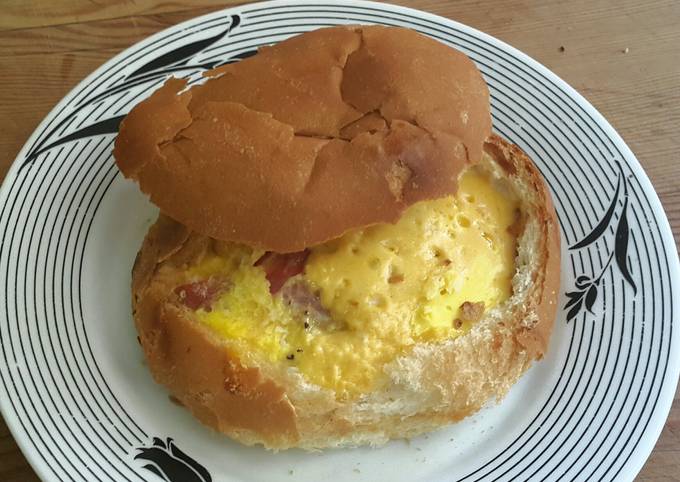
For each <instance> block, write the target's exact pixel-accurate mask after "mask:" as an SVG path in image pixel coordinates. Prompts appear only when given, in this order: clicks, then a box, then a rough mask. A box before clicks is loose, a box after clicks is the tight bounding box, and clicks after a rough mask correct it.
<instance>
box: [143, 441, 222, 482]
mask: <svg viewBox="0 0 680 482" xmlns="http://www.w3.org/2000/svg"><path fill="white" fill-rule="evenodd" d="M137 450H139V453H138V454H137V455H135V460H143V461H146V462H149V463H148V464H145V465H143V468H145V469H146V470H148V471H150V472H153V473H154V474H156V475H157V476H159V477H161V478H162V479H163V480H166V481H167V482H212V477H211V476H210V473H209V472H208V470H207V469H206V468H205V467H203V466H202V465H201V464H199V463H198V462H196V460H194V459H192V458H191V457H189V456H188V455H187V454H185V453H184V452H183V451H181V450H180V449H179V447H177V445H176V444H175V442H174V440H173V439H171V438H167V439H166V441H165V442H164V441H163V440H161V439H160V438H158V437H154V438H153V441H152V444H151V446H150V447H138V448H137Z"/></svg>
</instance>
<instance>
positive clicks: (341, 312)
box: [191, 169, 518, 399]
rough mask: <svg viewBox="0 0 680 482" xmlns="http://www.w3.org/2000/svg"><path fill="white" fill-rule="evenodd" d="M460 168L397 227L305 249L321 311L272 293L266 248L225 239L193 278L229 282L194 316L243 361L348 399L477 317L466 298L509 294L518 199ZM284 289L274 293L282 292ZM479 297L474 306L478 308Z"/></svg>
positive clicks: (490, 303)
mask: <svg viewBox="0 0 680 482" xmlns="http://www.w3.org/2000/svg"><path fill="white" fill-rule="evenodd" d="M504 191H505V190H503V189H499V188H498V186H496V185H495V183H494V182H493V181H492V180H490V179H489V178H488V177H487V176H486V175H484V174H482V173H481V172H478V171H477V170H474V169H468V170H467V171H465V172H464V173H463V174H461V177H460V179H459V188H458V192H457V195H456V196H455V197H447V198H443V199H437V200H432V201H423V202H420V203H417V204H415V205H413V206H411V207H409V208H408V210H407V211H406V212H405V213H404V215H403V216H402V217H401V219H400V220H399V221H398V222H397V223H396V224H380V225H376V226H371V227H369V228H366V229H361V230H355V231H352V232H350V233H347V234H346V235H344V236H342V237H341V238H339V239H336V240H333V241H330V242H328V243H325V244H323V245H320V246H317V247H314V248H312V249H311V252H310V255H309V257H308V259H307V263H306V265H305V270H304V273H302V274H301V275H298V276H297V277H295V278H292V279H291V280H289V283H290V282H293V281H295V280H296V279H297V280H299V279H302V280H304V282H305V285H306V286H308V287H309V289H310V292H311V293H314V294H315V295H316V296H318V298H319V300H320V304H321V306H322V307H323V312H322V315H321V316H317V318H320V321H318V320H317V322H314V319H313V318H314V315H313V314H311V315H310V313H309V310H306V309H303V310H301V309H299V307H297V309H296V307H295V305H294V304H293V305H291V303H290V300H289V299H286V297H285V296H282V295H281V293H277V294H274V295H271V294H270V292H269V283H268V281H267V279H266V277H265V272H264V270H263V269H262V267H260V266H254V263H255V262H256V260H257V259H258V258H259V257H260V256H261V255H262V254H263V253H262V252H261V251H260V252H258V251H254V250H252V249H251V248H248V247H245V246H242V245H236V244H230V245H227V246H226V247H224V248H222V249H221V250H219V251H220V252H219V253H218V254H215V255H214V256H210V257H209V258H207V259H205V260H204V261H203V262H202V263H201V264H200V265H199V266H196V267H195V268H193V271H192V273H191V276H193V277H199V278H200V277H206V276H212V275H219V276H223V277H226V278H227V279H229V281H230V286H231V287H230V288H229V289H228V290H226V291H225V292H224V293H223V294H222V295H221V296H220V297H219V298H218V299H217V300H216V301H215V302H214V303H213V306H212V308H211V309H210V310H209V311H208V310H205V309H200V310H199V311H198V312H197V316H198V319H199V320H200V321H201V322H203V323H206V324H207V325H209V326H210V327H211V328H212V329H214V330H216V331H217V332H218V333H219V334H220V335H221V336H223V337H225V338H228V339H230V340H232V341H233V343H234V345H235V347H236V350H237V351H238V352H239V353H238V354H239V356H240V357H241V358H242V359H244V360H253V361H257V360H258V359H268V360H270V361H272V362H278V363H286V364H288V365H289V366H291V367H296V368H297V369H298V370H299V371H300V373H301V374H302V375H303V376H304V377H305V378H306V379H307V380H308V381H309V382H312V383H314V384H317V385H320V386H322V387H327V388H330V389H332V390H334V391H335V392H336V396H337V397H338V398H341V399H342V398H347V397H353V396H357V395H359V394H361V393H365V392H367V391H370V390H372V389H373V388H375V387H376V384H379V383H381V382H384V381H385V380H384V375H383V370H382V369H383V366H384V365H385V364H386V363H388V362H390V361H391V360H393V359H395V357H397V356H399V355H400V354H402V353H405V352H407V351H408V350H409V349H410V348H411V347H412V346H413V345H414V344H415V343H418V342H423V341H425V342H428V341H440V340H444V339H447V338H455V337H457V336H460V335H461V334H464V333H465V332H466V331H467V330H469V328H470V326H471V324H472V323H474V321H475V320H474V319H471V317H470V316H469V314H468V313H466V312H465V310H464V309H463V308H464V307H463V308H462V305H463V304H464V303H466V302H468V306H469V304H474V306H476V307H478V308H482V306H483V308H484V309H490V308H493V307H494V306H496V305H498V304H499V303H501V302H503V301H504V300H505V299H507V298H508V297H509V296H510V295H511V294H512V287H511V280H512V277H513V275H514V273H515V264H514V259H515V252H516V246H515V243H516V240H515V237H514V236H513V235H512V233H511V231H512V229H509V228H510V227H511V226H512V225H513V224H514V223H515V222H516V217H517V213H518V202H517V200H516V199H514V198H513V196H511V195H510V194H509V193H507V192H504ZM282 291H283V290H282ZM482 303H483V305H482Z"/></svg>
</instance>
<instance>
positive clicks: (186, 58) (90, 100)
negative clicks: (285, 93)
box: [21, 15, 257, 168]
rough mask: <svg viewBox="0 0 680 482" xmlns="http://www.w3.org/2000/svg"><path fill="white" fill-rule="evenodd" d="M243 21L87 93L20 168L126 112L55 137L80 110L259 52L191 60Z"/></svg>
mask: <svg viewBox="0 0 680 482" xmlns="http://www.w3.org/2000/svg"><path fill="white" fill-rule="evenodd" d="M240 24H241V17H240V16H239V15H232V16H231V19H230V23H229V26H228V27H227V28H226V29H225V30H223V31H222V32H220V33H218V34H217V35H213V36H211V37H208V38H206V39H202V40H197V41H195V42H192V43H189V44H187V45H182V46H180V47H177V48H176V49H174V50H172V51H170V52H167V53H165V54H163V55H161V56H159V57H157V58H155V59H153V60H151V61H149V62H147V63H145V64H144V65H142V66H141V67H139V68H138V69H137V70H135V71H134V72H133V73H131V74H130V75H128V76H126V77H123V78H122V80H121V81H120V82H118V83H115V84H113V85H112V86H110V87H109V88H107V89H106V90H104V91H103V92H99V93H97V94H96V95H91V96H86V97H85V98H83V99H81V100H80V101H79V102H78V103H77V104H76V108H75V109H73V110H72V111H71V112H69V113H68V115H66V116H64V118H62V119H61V120H60V121H59V122H57V123H56V125H55V126H54V127H52V128H51V129H50V130H49V132H48V133H47V134H46V135H44V136H42V138H41V139H40V140H38V141H37V142H36V143H35V144H34V145H33V146H32V147H31V149H30V151H29V152H28V154H27V155H26V158H25V159H24V161H23V162H22V164H21V168H24V167H26V166H29V165H31V164H32V163H33V162H34V161H35V160H36V158H37V157H38V156H40V154H43V153H44V152H46V151H48V150H50V149H52V148H54V147H56V146H59V145H62V144H65V143H67V142H70V141H75V140H79V139H83V138H86V137H92V136H98V135H104V134H116V133H117V132H118V128H119V127H120V121H121V120H122V119H123V118H125V115H127V113H124V114H122V115H117V116H115V117H112V118H109V119H104V120H101V121H98V122H96V123H94V124H91V125H88V126H85V127H83V128H81V129H78V130H77V131H75V132H71V133H69V134H67V135H65V136H62V137H59V138H57V139H55V140H52V139H53V137H54V136H55V134H56V133H57V132H58V131H59V130H60V129H62V128H64V127H65V126H67V125H68V123H69V122H71V121H73V119H74V117H75V116H77V115H78V114H79V113H80V112H82V111H83V110H84V109H86V108H88V107H91V106H93V105H95V104H97V103H98V102H100V101H102V100H104V99H106V98H108V97H111V96H113V95H116V94H121V93H124V92H126V91H128V90H130V89H131V88H132V87H136V86H138V85H141V84H145V83H149V82H154V81H162V80H163V79H164V78H166V77H168V76H169V75H170V74H173V73H178V72H183V71H184V72H189V73H190V72H194V71H196V70H203V71H205V70H210V69H212V68H214V67H217V66H219V65H224V64H228V63H232V62H237V61H239V60H241V59H244V58H247V57H250V56H252V55H254V54H256V53H257V51H252V50H251V51H246V52H241V53H239V54H236V55H235V56H233V57H231V58H229V59H226V60H213V61H206V62H203V63H200V64H189V62H190V60H191V59H192V58H193V57H194V56H195V55H197V54H198V53H200V52H201V51H202V50H204V49H205V48H207V47H209V46H211V45H212V44H214V43H215V42H217V41H219V40H221V39H223V38H224V37H226V36H227V35H229V34H230V33H231V32H233V31H234V29H236V28H237V27H238V26H239V25H240ZM50 141H51V142H50Z"/></svg>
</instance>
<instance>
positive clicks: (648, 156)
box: [0, 0, 680, 482]
mask: <svg viewBox="0 0 680 482" xmlns="http://www.w3.org/2000/svg"><path fill="white" fill-rule="evenodd" d="M237 3H241V2H239V1H230V0H193V1H191V2H189V1H184V2H181V1H161V0H136V1H124V2H94V1H86V0H53V1H51V2H44V1H40V0H4V1H3V2H2V7H0V123H1V124H0V125H1V128H0V178H2V177H4V175H5V173H6V171H7V169H8V168H9V166H10V164H11V163H12V161H13V159H14V157H15V156H16V154H17V153H18V151H19V149H20V148H21V146H22V145H23V143H24V142H25V140H26V139H27V138H28V136H29V135H30V134H31V132H32V131H33V130H34V129H35V127H36V126H37V125H38V123H39V122H40V121H41V120H42V118H43V117H45V115H47V113H48V112H49V111H50V109H51V108H52V107H53V106H54V105H55V104H56V103H57V102H58V101H59V100H60V99H61V98H62V97H63V96H64V95H65V94H66V93H67V92H68V91H69V90H70V89H72V88H73V87H74V86H75V85H76V84H77V83H78V82H79V81H80V80H81V79H82V78H84V77H85V76H86V75H87V74H89V73H91V72H92V71H93V70H94V69H96V68H97V67H98V66H99V65H101V64H102V63H103V62H105V61H106V60H108V59H110V58H111V57H112V56H113V55H115V54H116V53H118V52H120V51H121V50H123V49H125V48H126V47H128V46H130V45H132V44H133V43H135V42H137V41H138V40H141V39H143V38H145V37H147V36H148V35H151V34H152V33H154V32H157V31H159V30H161V29H163V28H166V27H168V26H170V25H173V24H175V23H178V22H181V21H183V20H186V19H188V18H191V17H195V16H198V15H202V14H204V13H208V12H210V11H213V10H215V9H217V8H223V7H224V6H227V5H233V4H237ZM392 3H398V4H402V5H405V6H410V7H414V8H418V9H421V10H426V11H429V12H432V13H436V14H439V15H442V16H445V17H448V18H451V19H454V20H457V21H460V22H462V23H465V24H467V25H470V26H472V27H475V28H478V29H480V30H482V31H484V32H487V33H489V34H491V35H493V36H495V37H498V38H500V39H501V40H504V41H506V42H508V43H509V44H511V45H513V46H514V47H517V48H518V49H520V50H522V51H524V52H526V53H527V54H529V55H530V56H532V57H533V58H535V59H536V60H538V61H539V62H541V63H542V64H544V65H546V66H547V67H548V68H550V69H551V70H553V71H554V72H555V73H557V74H558V75H559V76H561V77H562V78H563V79H565V80H566V81H567V82H568V83H569V84H571V85H572V86H573V87H574V88H575V89H576V90H578V91H579V92H580V93H581V94H582V95H584V97H586V98H587V99H588V100H589V101H590V102H591V103H592V104H593V105H594V106H595V107H596V108H597V109H598V110H599V111H600V112H601V113H602V114H603V115H604V116H605V117H606V118H607V120H608V121H609V122H610V123H611V124H612V125H613V126H614V128H615V129H617V131H618V132H619V134H621V136H622V137H623V139H624V140H625V141H626V143H627V144H628V145H629V146H630V147H631V149H632V150H633V152H634V153H635V154H636V156H637V157H638V159H639V160H640V162H641V163H642V165H643V167H644V168H645V170H646V172H647V174H648V175H649V177H650V179H651V181H652V183H653V184H654V187H655V188H656V190H657V192H658V194H659V197H660V198H661V201H662V203H663V205H664V208H665V209H666V212H667V214H668V217H669V221H670V224H671V228H672V230H673V234H674V236H675V241H676V245H677V244H678V243H680V156H679V154H678V151H680V48H678V45H680V28H678V25H679V24H680V2H678V1H676V0H653V1H646V2H639V1H637V0H624V1H616V0H599V1H588V0H573V1H568V2H565V1H563V0H547V1H540V0H533V1H530V0H507V1H505V2H503V4H502V7H499V6H498V5H499V4H498V3H497V2H482V1H478V0H459V1H446V0H397V1H394V2H392ZM0 480H3V481H12V482H13V481H17V482H18V481H22V482H24V481H33V480H38V479H37V477H36V476H35V474H34V473H33V471H32V470H31V468H30V467H29V465H28V464H27V462H26V461H25V459H24V458H23V455H22V454H21V452H20V451H19V449H18V448H17V446H16V443H15V442H14V439H13V438H12V436H11V434H10V433H9V431H8V430H7V427H6V426H5V425H4V423H2V422H0ZM638 480H643V481H666V480H680V390H678V391H677V392H676V396H675V403H674V405H673V408H672V410H671V412H670V416H669V418H668V421H667V423H666V425H665V427H664V430H663V432H662V434H661V437H660V438H659V441H658V443H657V445H656V447H655V449H654V452H653V453H652V455H651V456H650V458H649V460H648V461H647V463H646V465H645V467H644V468H643V470H642V472H641V473H640V475H639V477H638Z"/></svg>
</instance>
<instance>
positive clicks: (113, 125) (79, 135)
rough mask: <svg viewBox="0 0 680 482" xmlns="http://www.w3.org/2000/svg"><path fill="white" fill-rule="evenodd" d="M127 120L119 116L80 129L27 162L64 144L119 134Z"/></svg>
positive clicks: (31, 156)
mask: <svg viewBox="0 0 680 482" xmlns="http://www.w3.org/2000/svg"><path fill="white" fill-rule="evenodd" d="M124 118H125V116H124V115H119V116H116V117H112V118H110V119H106V120H103V121H100V122H95V123H94V124H90V125H89V126H87V127H83V128H82V129H78V130H77V131H75V132H72V133H71V134H69V135H67V136H64V137H61V138H59V139H57V140H56V141H54V142H52V143H50V144H48V145H46V146H44V147H41V148H40V149H39V150H37V151H35V152H34V153H33V154H31V155H30V156H29V157H27V158H26V161H25V162H31V161H33V159H35V158H36V157H38V156H39V155H40V154H42V153H43V152H45V151H49V150H50V149H52V148H54V147H57V146H60V145H62V144H66V143H67V142H70V141H75V140H77V139H84V138H85V137H92V136H101V135H104V134H115V133H116V132H118V128H119V127H120V123H121V121H122V120H123V119H124Z"/></svg>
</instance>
